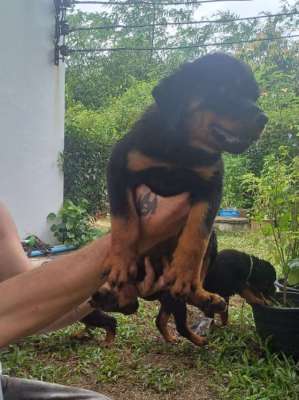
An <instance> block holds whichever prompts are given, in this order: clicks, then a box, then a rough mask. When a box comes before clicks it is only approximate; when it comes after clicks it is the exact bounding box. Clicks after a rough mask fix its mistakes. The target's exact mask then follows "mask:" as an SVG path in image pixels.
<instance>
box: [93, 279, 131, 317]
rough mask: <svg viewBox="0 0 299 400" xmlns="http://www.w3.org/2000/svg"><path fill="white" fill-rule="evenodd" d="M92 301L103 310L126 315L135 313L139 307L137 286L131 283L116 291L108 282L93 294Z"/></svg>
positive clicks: (94, 305)
mask: <svg viewBox="0 0 299 400" xmlns="http://www.w3.org/2000/svg"><path fill="white" fill-rule="evenodd" d="M90 303H91V305H92V306H93V307H95V308H100V309H101V310H103V311H107V312H120V313H122V314H125V315H130V314H134V313H135V312H136V311H137V310H138V307H139V303H138V300H137V292H136V288H135V286H134V285H131V284H128V285H125V286H124V287H122V288H121V289H119V290H118V292H115V291H114V290H113V289H112V288H111V286H110V285H109V284H108V283H105V284H104V285H103V286H101V288H100V289H99V290H98V291H97V292H96V293H95V294H93V296H92V299H91V301H90Z"/></svg>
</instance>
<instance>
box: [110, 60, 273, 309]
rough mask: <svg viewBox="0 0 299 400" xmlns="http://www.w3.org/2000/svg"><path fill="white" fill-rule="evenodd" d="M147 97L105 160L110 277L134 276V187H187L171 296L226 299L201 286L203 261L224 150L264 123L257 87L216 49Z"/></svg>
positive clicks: (254, 135) (172, 191)
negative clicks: (149, 99)
mask: <svg viewBox="0 0 299 400" xmlns="http://www.w3.org/2000/svg"><path fill="white" fill-rule="evenodd" d="M152 94H153V97H154V99H155V103H154V104H153V105H152V106H150V107H149V109H148V110H147V111H146V112H145V113H144V114H143V116H142V117H141V118H140V119H139V120H138V121H137V122H136V123H135V125H134V126H133V127H132V129H131V130H130V132H129V133H128V134H127V135H125V136H124V138H123V139H122V140H121V141H120V142H119V143H118V144H117V145H116V146H115V148H114V150H113V152H112V156H111V159H110V162H109V165H108V175H107V176H108V193H109V202H110V210H111V233H112V242H111V251H110V253H109V255H108V257H107V259H106V261H105V263H106V266H107V274H109V277H108V281H109V283H110V284H111V285H112V286H116V287H121V286H122V285H123V284H125V283H127V282H129V280H130V277H131V278H133V279H135V277H136V275H137V253H138V239H139V234H140V225H139V222H140V221H139V216H138V213H137V211H136V199H135V196H134V192H135V188H136V187H137V186H139V185H141V184H145V185H147V186H148V187H149V188H150V189H151V190H152V191H153V192H154V193H157V194H159V195H161V196H172V195H176V194H179V193H182V192H189V193H190V198H191V200H190V201H191V206H192V207H191V210H190V213H189V216H188V218H187V222H186V224H185V226H184V229H183V230H182V231H181V234H180V237H179V238H178V241H177V247H176V248H175V250H174V252H173V254H172V257H171V260H170V262H169V264H168V266H167V268H166V271H165V281H166V282H167V283H168V284H169V286H170V290H171V293H172V294H173V295H175V296H181V297H184V296H189V295H190V294H191V295H192V297H193V299H194V301H196V303H197V304H198V305H202V304H204V303H205V302H208V303H211V302H212V303H214V304H220V303H222V304H223V299H221V297H220V296H218V295H216V294H212V293H209V292H208V291H206V290H205V289H204V288H203V281H204V278H205V273H206V271H205V268H203V259H204V255H205V252H206V249H207V246H208V243H209V237H210V233H211V229H212V225H213V221H214V218H215V216H216V213H217V210H218V208H219V204H220V201H221V193H222V178H223V163H222V158H221V154H222V152H224V151H227V152H229V153H233V154H239V153H242V152H243V151H245V150H246V149H247V148H248V147H249V146H250V144H251V143H253V142H254V141H255V140H257V139H258V138H259V136H260V134H261V132H262V131H263V129H264V127H265V124H266V122H267V117H266V116H265V114H264V113H263V112H262V111H261V110H260V108H259V107H258V106H257V105H256V101H257V99H258V97H259V89H258V85H257V83H256V81H255V78H254V76H253V73H252V71H251V70H250V68H249V67H248V66H247V65H245V64H244V63H243V62H242V61H240V60H237V59H236V58H234V57H232V56H230V55H227V54H222V53H214V54H209V55H206V56H203V57H201V58H199V59H197V60H195V61H194V62H189V63H186V64H184V65H183V66H182V67H181V68H180V69H179V70H178V71H177V72H175V73H173V74H172V75H170V76H169V77H167V78H165V79H163V80H162V81H161V82H160V83H159V84H158V85H157V86H156V87H155V88H154V89H153V92H152Z"/></svg>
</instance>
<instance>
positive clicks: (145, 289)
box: [137, 257, 156, 296]
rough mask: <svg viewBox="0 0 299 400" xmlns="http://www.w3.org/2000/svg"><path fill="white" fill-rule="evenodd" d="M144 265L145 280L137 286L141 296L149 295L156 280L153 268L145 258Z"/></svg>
mask: <svg viewBox="0 0 299 400" xmlns="http://www.w3.org/2000/svg"><path fill="white" fill-rule="evenodd" d="M144 265H145V278H144V280H143V281H142V282H140V283H139V284H138V285H137V287H138V290H139V292H140V294H141V296H146V295H149V293H150V291H151V289H152V287H153V285H154V282H155V278H156V276H155V271H154V268H153V266H152V264H151V262H150V260H149V258H148V257H146V258H145V260H144Z"/></svg>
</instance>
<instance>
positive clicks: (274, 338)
mask: <svg viewBox="0 0 299 400" xmlns="http://www.w3.org/2000/svg"><path fill="white" fill-rule="evenodd" d="M275 297H276V299H277V300H278V301H282V297H283V294H282V293H276V295H275ZM287 299H288V301H289V302H290V303H291V304H292V306H291V307H281V308H278V307H277V306H276V307H274V306H264V305H253V306H252V309H253V316H254V321H255V326H256V330H257V333H258V334H259V336H260V337H261V338H262V339H263V340H266V339H267V340H269V347H270V349H272V350H273V351H276V352H283V353H285V354H286V355H292V356H294V357H295V358H299V294H297V293H288V294H287Z"/></svg>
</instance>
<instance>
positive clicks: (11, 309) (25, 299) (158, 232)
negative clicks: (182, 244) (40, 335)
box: [0, 188, 189, 347]
mask: <svg viewBox="0 0 299 400" xmlns="http://www.w3.org/2000/svg"><path fill="white" fill-rule="evenodd" d="M146 190H147V191H148V189H145V188H141V189H139V191H138V196H142V193H146ZM154 196H155V195H154ZM188 210H189V206H188V195H187V194H183V195H180V196H175V197H173V198H168V199H164V198H160V197H157V207H156V210H155V212H153V213H151V214H147V215H144V216H142V217H141V220H142V234H141V238H140V247H139V253H140V254H141V253H143V252H145V251H146V250H147V249H149V248H151V247H152V246H153V245H154V244H156V243H157V242H159V241H161V240H164V239H165V238H167V237H168V236H170V235H172V234H173V231H174V229H175V228H176V227H177V226H178V225H180V224H181V223H182V222H183V221H184V219H185V216H186V214H187V213H188ZM109 247H110V235H106V236H104V237H102V238H100V239H97V240H95V241H94V242H92V243H90V244H89V245H87V246H85V247H83V248H81V249H79V250H77V251H76V252H73V253H71V254H68V255H65V256H62V257H59V258H57V259H55V260H53V261H51V262H50V263H48V264H46V266H44V267H39V268H36V269H33V270H31V271H28V272H24V273H22V274H19V275H17V276H14V277H12V278H10V279H8V280H6V281H4V282H2V283H0V298H1V302H0V347H1V346H5V345H7V344H9V343H11V342H12V341H14V340H15V339H17V338H20V337H23V336H27V335H30V334H33V333H35V332H37V331H39V330H41V329H42V328H44V327H46V326H48V325H50V324H51V323H52V322H54V321H56V320H57V319H58V318H60V317H61V316H62V315H64V314H65V313H67V312H68V311H70V310H71V309H72V308H74V307H77V306H78V305H79V304H81V303H82V302H84V301H85V300H86V299H87V298H88V297H89V296H90V295H91V294H92V293H94V292H95V291H96V290H97V289H98V287H99V286H101V285H102V284H103V283H104V282H105V279H106V278H104V277H101V273H102V272H103V271H104V270H105V265H104V260H105V257H106V255H107V252H108V250H109Z"/></svg>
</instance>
